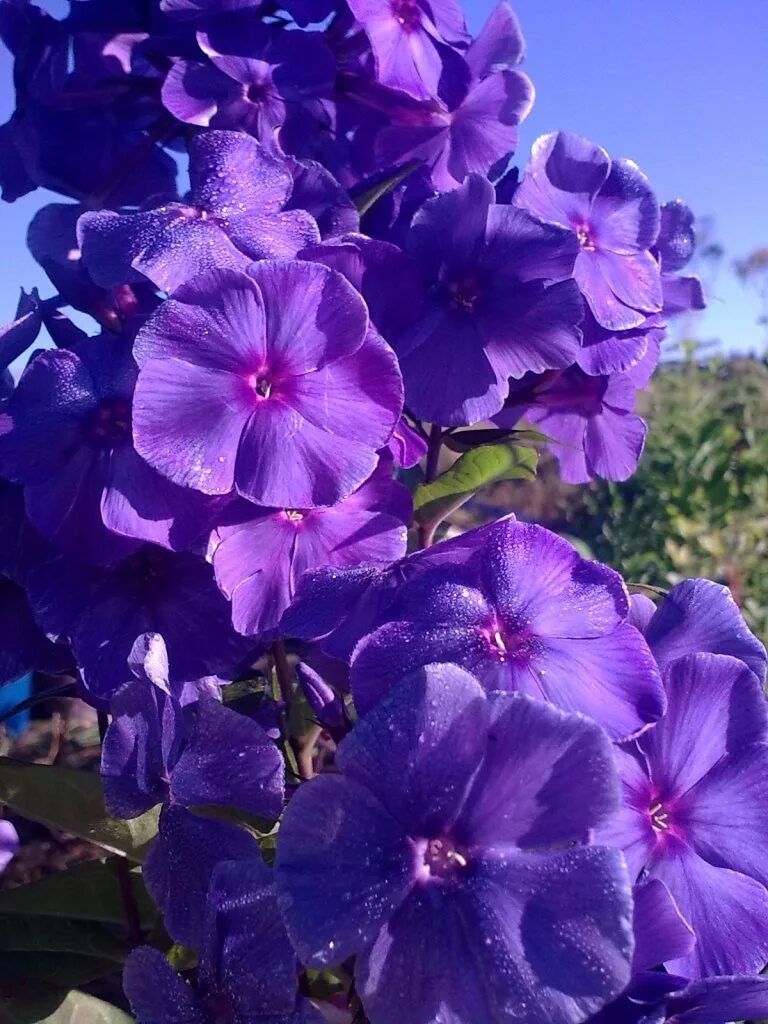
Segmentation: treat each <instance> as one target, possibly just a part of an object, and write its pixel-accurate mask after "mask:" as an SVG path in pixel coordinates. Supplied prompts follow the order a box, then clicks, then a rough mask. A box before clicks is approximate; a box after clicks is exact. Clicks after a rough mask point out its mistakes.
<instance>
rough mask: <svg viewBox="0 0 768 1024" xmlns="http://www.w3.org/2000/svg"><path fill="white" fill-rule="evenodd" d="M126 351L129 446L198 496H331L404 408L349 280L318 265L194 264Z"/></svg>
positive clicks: (395, 377)
mask: <svg viewBox="0 0 768 1024" xmlns="http://www.w3.org/2000/svg"><path fill="white" fill-rule="evenodd" d="M134 351H135V354H136V358H137V360H138V362H139V365H140V366H141V372H140V374H139V380H138V383H137V385H136V399H135V404H134V438H135V442H136V447H137V450H138V451H139V452H140V454H141V455H142V456H143V457H144V458H145V459H146V460H147V461H148V462H149V463H150V464H151V465H153V466H154V467H155V468H157V469H158V470H160V472H162V473H164V474H165V475H166V476H167V477H169V479H171V480H173V481H174V482H176V483H178V484H182V485H184V486H189V487H194V488H197V489H198V490H201V491H203V492H204V493H206V494H227V493H229V492H230V491H232V489H233V488H234V489H236V490H237V492H238V493H239V494H240V495H241V496H242V497H244V498H247V499H249V500H250V501H253V502H254V503H255V504H259V505H263V506H269V507H272V508H283V509H299V510H303V509H309V508H314V507H317V506H319V505H332V504H334V503H335V502H337V501H339V500H341V499H342V498H344V497H346V496H347V495H349V494H351V493H352V491H353V490H355V488H356V487H359V486H360V484H361V483H363V481H364V480H366V479H367V478H368V477H369V476H370V475H371V473H372V472H373V470H374V468H375V467H376V464H377V461H378V455H377V454H376V453H377V451H378V450H379V449H381V448H383V447H384V446H385V445H386V444H387V442H388V440H389V438H390V436H391V434H392V431H393V430H394V428H395V425H396V424H397V422H398V419H399V417H400V414H401V411H402V382H401V379H400V373H399V370H398V367H397V361H396V359H395V356H394V353H393V352H392V351H391V349H390V348H389V347H388V346H387V345H386V344H385V342H384V341H383V340H382V339H381V338H380V337H379V336H378V335H376V334H375V333H374V332H373V331H371V330H369V329H368V314H367V311H366V308H365V304H364V303H363V301H362V299H361V298H360V296H359V295H358V294H357V292H355V291H354V289H353V288H352V287H351V286H350V285H349V284H348V283H347V282H346V281H345V280H344V278H343V277H342V276H341V275H340V274H337V273H335V272H334V271H331V270H328V269H327V268H326V267H322V266H319V265H317V264H310V263H301V262H263V263H259V264H254V265H253V266H252V267H251V269H250V271H249V273H248V274H244V273H240V272H237V271H232V270H229V271H221V270H220V271H212V272H210V273H208V274H204V275H201V276H200V277H197V278H195V280H194V281H192V282H190V283H189V284H188V285H185V286H184V287H183V288H181V289H179V290H178V291H177V292H176V293H175V294H174V296H173V298H172V299H170V300H169V301H168V302H166V303H164V304H163V306H162V307H161V308H160V309H159V310H158V311H157V313H155V315H154V316H153V317H152V318H151V319H150V320H149V321H148V322H147V324H146V325H145V326H144V328H142V330H141V331H140V332H139V334H138V336H137V339H136V345H135V349H134Z"/></svg>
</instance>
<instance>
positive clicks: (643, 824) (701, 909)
mask: <svg viewBox="0 0 768 1024" xmlns="http://www.w3.org/2000/svg"><path fill="white" fill-rule="evenodd" d="M664 681H665V685H666V690H667V699H668V708H667V713H666V715H665V716H664V718H662V719H661V721H660V722H657V724H656V725H655V726H654V728H653V729H650V730H648V732H646V733H644V734H643V735H642V736H641V737H640V738H639V739H638V740H637V741H636V743H635V744H632V745H629V746H626V747H623V748H617V751H616V760H617V764H618V767H619V772H620V775H621V779H622V785H623V792H624V807H623V809H622V811H621V813H620V814H619V815H617V816H616V818H615V819H614V821H613V822H611V823H609V825H608V826H607V827H605V828H604V829H603V830H602V832H600V838H601V840H602V841H605V842H610V843H612V844H613V845H615V846H618V847H619V848H620V849H622V850H623V851H624V854H625V856H626V858H627V862H628V864H629V867H630V872H631V875H632V877H633V878H636V877H637V876H638V875H639V874H640V872H641V871H644V872H645V874H646V875H647V876H648V877H651V878H658V879H660V880H661V881H662V882H664V883H665V885H666V886H667V887H668V889H669V891H670V892H671V894H672V896H673V897H674V899H675V902H676V903H677V905H678V907H679V908H680V911H681V913H682V914H683V916H684V917H685V919H686V920H687V921H688V923H689V924H690V925H691V927H692V928H693V930H694V933H695V935H696V946H695V947H694V949H693V950H692V951H691V952H689V953H687V954H684V955H681V956H676V957H674V958H672V959H671V960H669V961H667V967H669V968H670V969H671V970H672V971H674V972H675V973H678V974H682V975H684V976H685V977H689V978H701V977H705V976H707V975H712V974H732V973H739V972H744V973H749V972H752V971H758V970H760V969H761V968H762V967H763V965H764V963H765V961H766V959H768V930H767V929H768V892H766V889H765V886H766V884H768V855H767V854H766V851H768V744H767V743H766V739H768V711H767V710H766V702H765V697H764V696H763V693H762V690H761V688H760V684H759V683H758V681H757V679H756V678H755V676H754V675H753V674H752V673H751V672H750V671H749V670H748V669H747V668H746V667H745V665H744V664H743V663H742V662H741V661H738V660H737V659H735V658H731V657H728V656H727V655H721V654H691V655H688V656H686V657H683V658H678V659H677V660H675V661H673V662H672V663H671V664H670V665H669V667H668V669H667V671H666V673H665V677H664Z"/></svg>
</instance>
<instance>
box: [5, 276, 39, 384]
mask: <svg viewBox="0 0 768 1024" xmlns="http://www.w3.org/2000/svg"><path fill="white" fill-rule="evenodd" d="M42 326H43V311H42V308H41V305H40V296H39V295H38V293H37V288H33V289H32V291H31V292H29V294H27V292H25V291H24V289H23V288H22V289H21V296H20V297H19V304H18V306H17V307H16V317H15V319H14V320H13V321H12V322H11V323H9V324H6V325H5V327H0V371H4V370H6V369H7V368H8V367H9V366H10V365H11V363H12V362H14V361H15V360H16V359H18V358H19V356H23V355H24V353H25V352H27V351H28V350H29V349H30V348H32V346H33V345H34V343H35V342H36V341H37V336H38V334H39V333H40V328H41V327H42Z"/></svg>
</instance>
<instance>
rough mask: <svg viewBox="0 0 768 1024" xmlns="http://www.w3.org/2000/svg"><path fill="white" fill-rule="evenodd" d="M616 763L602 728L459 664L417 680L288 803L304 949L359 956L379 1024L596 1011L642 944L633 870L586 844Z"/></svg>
mask: <svg viewBox="0 0 768 1024" xmlns="http://www.w3.org/2000/svg"><path fill="white" fill-rule="evenodd" d="M610 760H611V753H610V744H609V743H608V741H607V739H606V737H605V736H604V734H603V733H602V732H601V731H600V730H599V729H598V727H597V726H596V725H595V724H594V723H592V722H589V721H587V720H586V719H584V718H581V717H580V716H575V715H566V714H563V713H562V712H560V711H558V710H556V709H555V708H552V707H549V706H547V705H545V704H541V703H538V702H536V701H531V700H529V699H528V698H526V697H522V696H519V695H511V694H492V695H490V696H486V694H485V693H484V691H483V689H482V687H481V686H480V685H479V684H478V683H477V681H476V680H474V679H473V678H472V677H471V676H470V675H468V674H467V673H466V672H464V671H462V670H461V669H459V668H457V667H456V666H453V665H432V666H430V667H429V668H427V669H425V670H424V671H422V672H420V673H418V674H417V675H415V676H413V677H411V678H409V679H406V680H404V681H403V682H402V683H401V684H400V685H399V686H397V687H396V688H395V689H394V690H392V692H391V693H389V694H388V695H387V696H386V697H385V698H384V699H383V700H382V702H381V703H380V704H379V705H378V706H377V708H376V709H375V710H374V711H372V712H371V713H370V714H369V715H367V716H366V717H365V718H363V719H362V720H361V721H360V722H359V723H358V724H357V725H356V726H355V728H354V729H353V731H352V733H351V734H350V735H349V736H348V737H347V738H346V739H345V740H344V741H343V742H342V743H341V745H340V746H339V748H338V750H337V754H336V767H337V769H338V770H339V772H340V774H335V775H322V776H320V777H318V778H316V779H313V780H312V781H311V782H309V783H307V784H306V785H303V786H301V787H300V789H299V791H298V792H297V793H296V794H295V796H294V797H293V799H292V800H291V802H290V804H289V806H288V809H287V811H286V814H285V817H284V819H283V824H282V826H281V829H280V835H279V839H278V851H277V860H276V865H275V877H276V883H277V887H278V893H279V896H280V900H281V907H282V911H283V916H284V919H285V922H286V925H287V928H288V934H289V935H290V937H291V940H292V941H293V944H294V947H295V948H296V949H297V951H298V953H299V956H300V957H301V959H302V960H303V961H304V962H306V963H307V964H309V965H310V966H315V967H320V966H325V965H328V964H333V963H339V962H341V961H343V960H346V958H347V957H349V956H352V955H354V954H356V963H355V984H356V990H357V992H358V994H359V995H360V998H361V999H362V1002H363V1006H364V1008H365V1011H366V1013H367V1015H368V1017H369V1018H370V1020H371V1021H373V1022H374V1024H380V1022H381V1024H388V1022H392V1021H400V1022H402V1024H423V1022H424V1021H432V1020H437V1019H441V1018H444V1019H446V1020H448V1019H450V1020H461V1021H462V1022H469V1024H471V1022H477V1024H487V1022H488V1021H490V1020H494V1021H510V1022H511V1021H512V1020H515V1019H517V1020H519V1019H520V1014H521V1012H526V1008H527V1007H531V1010H530V1013H531V1014H535V1015H536V1018H537V1019H539V1018H540V1019H542V1020H545V1019H546V1020H548V1021H552V1022H553V1024H565V1022H574V1024H575V1022H577V1021H581V1020H583V1019H584V1018H585V1017H586V1016H587V1015H588V1014H590V1013H594V1012H596V1011H597V1010H598V1009H599V1008H600V1007H601V1006H603V1005H604V1004H605V1003H606V1002H607V1001H608V1000H610V999H612V998H613V997H614V996H615V995H617V994H618V993H619V992H620V991H621V990H622V989H623V987H624V986H625V985H626V983H627V981H628V980H629V971H630V960H631V952H632V929H631V914H632V904H631V893H630V888H629V885H628V882H627V877H626V868H625V866H624V864H623V861H622V860H621V858H620V857H619V856H617V855H616V853H615V851H610V850H607V849H602V848H599V847H591V846H584V845H583V843H584V837H585V836H586V835H587V834H588V832H589V830H590V829H591V828H593V827H595V826H597V825H598V824H599V823H600V822H601V821H603V820H605V818H606V815H608V814H610V812H611V809H612V808H613V807H614V805H615V800H616V781H615V775H614V773H613V771H612V769H611V764H610ZM534 1007H535V1008H536V1009H535V1010H534V1009H533V1008H534Z"/></svg>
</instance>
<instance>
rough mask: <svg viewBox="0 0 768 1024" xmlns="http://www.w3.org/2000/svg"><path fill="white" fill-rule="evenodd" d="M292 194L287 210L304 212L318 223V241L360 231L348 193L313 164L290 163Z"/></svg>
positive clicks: (320, 167)
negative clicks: (319, 238)
mask: <svg viewBox="0 0 768 1024" xmlns="http://www.w3.org/2000/svg"><path fill="white" fill-rule="evenodd" d="M291 171H292V173H293V192H292V193H291V198H290V200H289V201H288V203H287V205H286V209H287V210H306V211H307V213H310V214H311V215H312V216H313V217H314V219H315V220H316V221H317V227H318V230H319V232H320V237H321V238H335V237H336V236H337V235H344V234H347V233H348V232H350V231H357V230H358V229H359V227H360V216H359V214H358V212H357V208H356V207H355V204H354V203H353V202H352V199H351V198H350V195H349V192H347V190H346V189H345V188H344V186H343V185H340V184H339V182H338V181H337V180H336V179H335V178H334V176H333V175H332V174H331V173H330V171H327V170H326V169H325V167H323V165H322V164H319V163H317V162H316V161H315V160H293V161H292V164H291Z"/></svg>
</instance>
